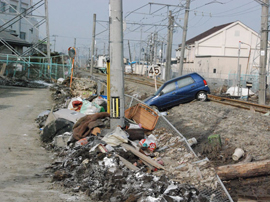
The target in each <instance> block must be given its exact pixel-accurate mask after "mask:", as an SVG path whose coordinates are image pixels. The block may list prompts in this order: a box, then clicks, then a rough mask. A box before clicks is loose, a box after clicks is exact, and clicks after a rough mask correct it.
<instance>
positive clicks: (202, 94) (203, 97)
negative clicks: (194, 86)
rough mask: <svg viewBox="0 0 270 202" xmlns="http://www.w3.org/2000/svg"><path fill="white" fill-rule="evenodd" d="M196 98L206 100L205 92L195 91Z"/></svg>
mask: <svg viewBox="0 0 270 202" xmlns="http://www.w3.org/2000/svg"><path fill="white" fill-rule="evenodd" d="M196 99H197V100H199V101H203V102H204V101H206V100H207V93H206V92H204V91H200V92H198V93H197V96H196Z"/></svg>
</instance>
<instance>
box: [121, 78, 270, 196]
mask: <svg viewBox="0 0 270 202" xmlns="http://www.w3.org/2000/svg"><path fill="white" fill-rule="evenodd" d="M126 83H127V86H128V87H127V89H126V93H128V94H131V95H134V94H139V95H143V97H144V96H145V92H147V95H148V96H149V95H150V94H151V93H152V92H153V91H154V89H153V88H151V87H141V86H140V85H139V84H136V85H134V83H133V84H132V82H126ZM167 112H168V113H169V115H168V116H167V117H166V118H167V119H168V120H169V121H170V122H171V123H172V124H173V125H174V126H175V127H176V128H177V129H178V130H179V131H180V133H182V135H183V136H185V137H186V138H187V139H189V138H192V137H195V138H196V139H197V141H198V144H196V145H193V146H192V147H193V149H194V151H195V153H196V154H197V155H198V156H201V157H202V158H204V157H208V158H209V159H210V160H211V161H212V162H213V163H214V165H215V166H220V165H227V164H233V163H235V162H234V161H233V160H232V154H233V153H234V150H235V148H237V147H240V148H242V149H243V150H244V151H245V154H247V153H248V154H250V155H251V156H252V157H253V161H259V160H265V159H270V142H269V141H267V140H268V139H269V136H270V124H269V123H270V116H265V115H263V114H260V113H257V112H256V113H254V112H252V111H248V110H244V109H239V108H235V107H232V106H227V105H222V104H220V103H215V102H210V101H207V102H199V101H193V102H190V103H186V104H181V105H179V106H176V107H173V108H172V109H170V110H168V111H167ZM214 134H218V135H220V138H221V142H222V147H221V148H217V149H212V147H211V146H209V145H210V144H209V142H208V136H210V135H214ZM240 160H242V159H240ZM224 184H225V186H226V187H227V189H228V191H229V193H230V194H231V196H232V197H233V199H234V200H235V201H237V200H238V197H244V196H248V197H249V198H250V199H258V200H259V199H260V200H261V201H262V200H264V201H269V200H270V198H269V197H270V178H269V177H259V178H254V179H248V180H243V179H238V180H232V181H227V182H224Z"/></svg>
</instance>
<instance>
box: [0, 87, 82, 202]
mask: <svg viewBox="0 0 270 202" xmlns="http://www.w3.org/2000/svg"><path fill="white" fill-rule="evenodd" d="M50 94H51V93H50V92H49V90H48V89H29V88H18V87H17V88H16V87H3V86H2V87H1V86H0V201H1V202H25V201H31V202H41V201H54V202H58V201H59V202H60V201H83V199H82V198H81V197H79V196H71V195H68V194H65V193H62V192H60V191H59V190H58V191H57V190H54V189H53V188H52V184H51V178H50V176H48V175H46V174H44V173H45V167H46V166H48V165H49V164H50V162H51V158H52V153H50V152H48V151H46V150H45V149H44V148H42V147H41V146H40V141H39V135H38V128H37V127H36V125H35V123H34V122H35V121H34V119H35V118H36V117H37V115H38V114H39V113H40V112H42V111H44V110H46V109H48V108H50V107H51V102H50Z"/></svg>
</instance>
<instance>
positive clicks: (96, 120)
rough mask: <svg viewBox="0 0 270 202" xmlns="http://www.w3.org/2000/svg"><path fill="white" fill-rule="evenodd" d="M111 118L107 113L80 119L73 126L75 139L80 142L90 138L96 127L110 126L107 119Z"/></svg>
mask: <svg viewBox="0 0 270 202" xmlns="http://www.w3.org/2000/svg"><path fill="white" fill-rule="evenodd" d="M109 116H110V114H108V113H107V112H100V113H96V114H93V115H86V116H84V117H82V118H80V119H79V120H78V121H77V122H76V123H75V125H74V126H73V137H74V139H76V140H80V139H82V138H84V137H86V136H89V135H90V134H91V131H92V130H93V129H94V128H95V127H105V126H108V124H109V122H108V119H106V117H109Z"/></svg>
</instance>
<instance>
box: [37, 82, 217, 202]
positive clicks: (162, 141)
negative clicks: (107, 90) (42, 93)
mask: <svg viewBox="0 0 270 202" xmlns="http://www.w3.org/2000/svg"><path fill="white" fill-rule="evenodd" d="M86 81H88V79H85V80H83V81H80V79H77V78H74V81H73V83H72V85H73V86H72V88H71V91H68V90H67V91H65V90H64V89H65V87H63V85H65V84H66V83H67V80H65V81H63V83H62V85H59V84H56V85H55V86H54V87H52V88H51V89H52V90H54V91H55V93H54V94H53V97H54V98H55V101H57V103H58V104H57V106H55V107H54V108H53V109H52V110H51V113H50V115H49V116H48V120H49V121H47V122H50V123H45V127H44V129H43V133H42V135H41V139H42V140H43V141H44V142H51V141H52V140H54V141H53V143H52V144H53V147H52V148H54V149H55V151H56V152H57V153H56V157H55V162H54V163H53V164H52V165H51V166H50V167H48V169H49V170H50V171H51V172H52V173H53V181H54V182H55V183H57V184H60V185H62V186H64V187H65V188H68V189H69V190H70V191H73V192H80V193H85V194H86V195H88V196H89V197H90V199H91V200H92V201H142V202H143V201H162V202H166V201H168V202H170V201H194V202H195V201H196V202H197V201H198V202H199V201H209V198H207V197H205V195H204V194H203V192H209V193H212V192H214V191H215V190H216V189H217V187H218V181H217V177H216V172H215V170H214V168H213V166H212V165H211V163H209V162H208V161H207V160H202V161H199V159H198V158H197V156H196V155H195V154H194V153H193V152H192V151H191V150H190V147H189V146H188V143H187V142H186V140H185V139H184V138H182V137H180V136H175V134H174V135H173V134H172V133H170V132H168V130H167V129H166V128H163V127H160V126H158V125H157V123H158V120H159V116H158V114H157V113H156V112H155V111H153V110H152V109H151V108H149V107H147V106H145V105H143V104H139V105H135V106H133V107H132V108H130V109H128V110H127V111H126V112H125V115H126V118H128V119H132V120H127V122H126V123H128V124H127V125H126V128H120V127H116V129H115V130H114V131H111V130H108V129H109V128H110V125H109V116H110V115H109V114H108V113H107V112H99V111H97V112H95V113H94V114H90V115H89V114H88V115H87V113H86V114H82V113H79V112H76V111H73V110H74V105H73V102H74V101H79V102H81V104H82V106H81V107H80V109H78V108H76V109H75V110H78V111H82V110H83V112H85V111H87V109H88V106H93V105H96V108H98V107H100V106H101V105H102V108H103V109H104V110H105V106H106V107H107V103H106V99H104V98H101V97H98V96H97V97H96V96H93V95H91V96H88V97H87V99H84V98H83V97H81V96H82V95H81V94H80V92H79V91H80V90H83V91H90V90H93V92H94V88H95V82H92V83H91V85H88V86H86V87H85V88H82V87H81V85H84V84H83V83H84V82H86ZM67 92H69V93H67ZM78 92H79V94H78ZM75 95H76V96H77V95H80V97H79V98H80V99H81V100H79V99H77V98H76V100H75V99H74V98H72V97H74V96H75ZM69 96H70V97H69ZM61 101H62V103H61ZM70 104H71V106H72V107H68V105H70ZM58 107H59V108H60V107H62V108H69V109H60V110H58V111H57V109H58ZM100 108H101V107H100ZM72 113H77V114H76V115H74V114H72ZM56 114H58V116H56ZM78 114H79V115H80V116H81V117H80V118H79V116H77V115H78ZM52 116H55V119H56V120H54V118H52ZM59 119H63V120H65V122H66V123H67V122H69V123H71V124H72V126H71V125H68V124H67V125H68V126H67V128H64V127H60V128H56V127H55V126H54V125H55V124H56V121H57V120H59ZM129 122H132V123H129ZM73 124H74V125H73ZM62 125H64V124H62ZM62 129H63V130H62ZM66 129H67V130H66ZM44 132H45V133H44ZM64 132H69V133H68V134H67V133H65V134H64ZM44 134H46V135H44ZM199 190H200V191H199ZM212 198H213V200H214V201H217V200H218V199H217V198H215V196H213V197H212Z"/></svg>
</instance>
